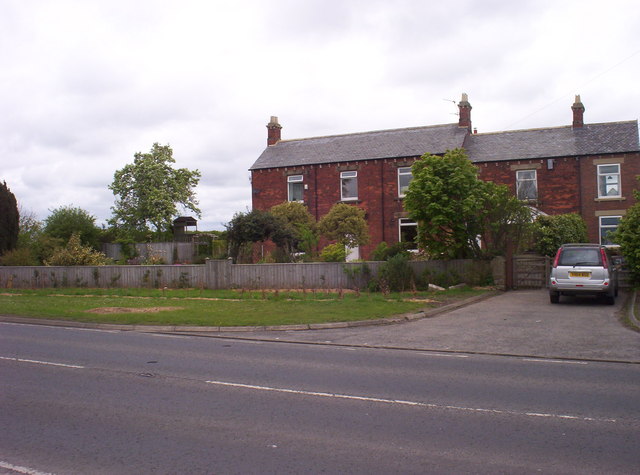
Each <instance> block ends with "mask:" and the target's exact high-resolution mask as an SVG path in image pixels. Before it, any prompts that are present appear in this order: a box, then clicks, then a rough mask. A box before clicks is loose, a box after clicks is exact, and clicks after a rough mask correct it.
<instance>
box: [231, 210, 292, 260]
mask: <svg viewBox="0 0 640 475" xmlns="http://www.w3.org/2000/svg"><path fill="white" fill-rule="evenodd" d="M226 228H227V242H228V244H229V256H230V257H231V258H232V259H233V261H234V262H237V260H238V256H239V255H240V251H241V250H242V247H243V246H244V245H246V244H249V243H254V242H265V241H267V240H269V239H272V240H273V241H274V242H275V243H276V245H278V246H283V245H284V244H285V242H287V241H289V240H292V239H293V236H292V235H290V234H287V229H284V228H283V223H282V221H281V220H280V219H279V218H276V217H275V216H274V215H273V214H271V213H270V212H268V211H263V210H259V209H255V210H253V211H249V212H247V213H236V214H235V215H234V217H233V219H232V220H231V221H230V222H229V223H228V224H227V225H226Z"/></svg>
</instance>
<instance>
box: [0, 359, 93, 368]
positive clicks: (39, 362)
mask: <svg viewBox="0 0 640 475" xmlns="http://www.w3.org/2000/svg"><path fill="white" fill-rule="evenodd" d="M0 360H5V361H17V362H19V363H33V364H43V365H48V366H60V367H62V368H73V369H84V368H85V367H84V366H79V365H73V364H65V363H53V362H51V361H39V360H28V359H24V358H9V357H7V356H0Z"/></svg>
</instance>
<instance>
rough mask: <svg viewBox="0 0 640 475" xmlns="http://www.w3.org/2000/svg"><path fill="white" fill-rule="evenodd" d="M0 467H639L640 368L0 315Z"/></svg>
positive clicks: (67, 470) (95, 470) (63, 470)
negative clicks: (9, 319) (26, 320)
mask: <svg viewBox="0 0 640 475" xmlns="http://www.w3.org/2000/svg"><path fill="white" fill-rule="evenodd" d="M0 384H1V386H0V428H1V430H0V473H32V474H40V473H55V474H73V473H82V474H87V473H91V474H100V473H105V474H106V473H108V474H111V473H114V474H124V473H126V474H132V473H135V474H145V473H180V474H183V473H243V474H246V473H457V474H459V473H491V474H496V473H509V474H518V473H563V474H572V473H576V474H578V473H579V474H588V473H607V474H615V473H637V471H638V467H640V450H638V440H639V436H640V408H639V402H640V365H638V364H627V363H606V362H594V361H576V360H561V359H557V360H556V359H542V358H527V357H505V356H490V355H474V354H459V353H458V354H454V353H439V352H437V351H415V350H391V349H375V348H359V347H358V348H356V347H334V346H327V345H313V344H291V343H273V342H260V341H243V340H229V339H220V338H200V337H195V336H175V335H154V334H140V333H135V332H115V331H114V332H110V331H99V330H80V329H66V328H54V327H46V326H35V325H34V326H32V325H22V324H10V323H0Z"/></svg>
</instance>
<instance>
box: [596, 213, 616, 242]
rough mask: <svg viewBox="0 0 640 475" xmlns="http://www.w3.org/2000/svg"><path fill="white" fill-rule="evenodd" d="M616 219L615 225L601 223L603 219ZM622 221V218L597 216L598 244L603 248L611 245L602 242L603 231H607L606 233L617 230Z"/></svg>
mask: <svg viewBox="0 0 640 475" xmlns="http://www.w3.org/2000/svg"><path fill="white" fill-rule="evenodd" d="M612 218H613V219H617V220H618V222H617V223H616V224H603V223H602V221H603V220H605V219H612ZM621 219H622V216H599V217H598V236H599V238H598V239H599V240H600V244H601V245H604V246H608V245H611V244H613V243H612V242H602V238H603V231H604V230H607V231H615V230H616V229H618V227H619V226H620V220H621Z"/></svg>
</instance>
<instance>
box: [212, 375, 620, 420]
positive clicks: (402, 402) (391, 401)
mask: <svg viewBox="0 0 640 475" xmlns="http://www.w3.org/2000/svg"><path fill="white" fill-rule="evenodd" d="M207 384H213V385H217V386H228V387H234V388H242V389H253V390H257V391H272V392H279V393H286V394H297V395H300V396H315V397H326V398H337V399H348V400H354V401H366V402H377V403H383V404H396V405H402V406H414V407H425V408H428V409H449V410H455V411H465V412H475V413H485V414H486V413H488V414H496V415H510V416H526V417H549V418H555V419H565V420H575V421H583V422H617V420H616V419H608V418H597V417H583V416H572V415H567V414H552V413H539V412H519V411H510V410H503V409H483V408H478V407H464V406H452V405H447V404H434V403H427V402H420V401H405V400H402V399H385V398H377V397H369V396H354V395H349V394H337V393H325V392H318V391H304V390H300V389H289V388H275V387H270V386H258V385H254V384H243V383H232V382H228V381H207Z"/></svg>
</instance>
